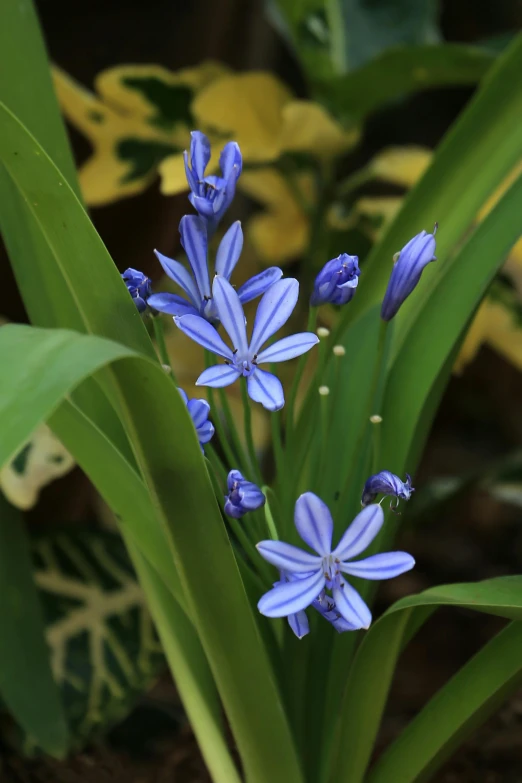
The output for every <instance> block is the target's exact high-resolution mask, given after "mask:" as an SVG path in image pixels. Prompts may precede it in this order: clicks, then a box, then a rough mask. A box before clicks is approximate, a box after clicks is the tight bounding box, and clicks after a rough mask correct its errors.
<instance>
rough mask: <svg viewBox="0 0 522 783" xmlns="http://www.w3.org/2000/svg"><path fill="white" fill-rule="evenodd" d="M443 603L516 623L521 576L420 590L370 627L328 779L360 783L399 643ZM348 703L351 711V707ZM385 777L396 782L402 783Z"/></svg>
mask: <svg viewBox="0 0 522 783" xmlns="http://www.w3.org/2000/svg"><path fill="white" fill-rule="evenodd" d="M448 605H453V606H462V607H466V608H468V609H474V610H475V611H478V612H486V613H489V614H496V615H499V616H501V617H507V618H510V619H517V620H522V577H518V576H514V577H500V578H498V579H489V580H486V581H484V582H476V583H471V584H456V585H443V586H441V587H435V588H432V589H430V590H426V591H424V592H423V593H420V594H419V595H415V596H411V597H409V598H404V599H402V600H401V601H398V602H397V603H396V604H394V605H393V606H392V607H391V608H390V609H389V610H388V611H387V612H386V613H385V614H384V615H383V616H382V617H381V618H380V619H379V620H378V621H377V622H376V623H375V624H374V625H373V626H372V627H371V628H370V630H369V631H368V633H367V634H366V636H365V638H364V640H363V642H362V644H361V646H360V647H359V650H358V651H357V654H356V656H355V659H354V662H353V664H352V668H351V670H350V674H349V678H348V683H347V688H346V691H345V698H344V702H343V705H342V710H341V713H340V714H341V723H340V735H339V743H338V754H337V759H336V761H335V764H334V766H333V769H332V771H331V774H330V778H329V779H331V780H332V781H334V780H337V781H340V782H341V783H360V781H362V780H363V777H364V773H365V771H366V767H367V765H368V762H369V759H370V756H371V752H372V748H373V744H374V741H375V737H376V735H377V730H378V728H379V724H380V721H381V716H382V713H383V710H384V706H385V704H386V699H387V696H388V692H389V689H390V685H391V681H392V677H393V672H394V670H395V665H396V662H397V658H398V656H399V654H400V652H401V650H402V648H403V646H404V643H405V641H407V640H409V639H410V638H411V635H412V629H415V630H416V629H417V628H418V627H419V626H420V624H422V622H423V621H424V620H425V619H426V618H427V617H428V614H429V611H430V610H431V609H432V608H434V607H437V606H448ZM520 667H521V668H522V660H521V661H520ZM352 704H353V705H357V708H356V709H353V707H352ZM391 779H395V780H401V783H402V780H403V778H401V777H398V778H391ZM406 780H407V779H405V783H406Z"/></svg>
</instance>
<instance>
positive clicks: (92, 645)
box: [26, 530, 165, 752]
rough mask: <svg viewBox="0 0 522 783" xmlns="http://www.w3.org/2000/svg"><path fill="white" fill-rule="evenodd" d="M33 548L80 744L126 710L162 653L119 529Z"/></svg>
mask: <svg viewBox="0 0 522 783" xmlns="http://www.w3.org/2000/svg"><path fill="white" fill-rule="evenodd" d="M31 548H32V554H33V561H34V581H35V582H36V585H37V587H38V589H39V591H40V599H41V601H42V605H43V610H44V616H45V621H46V637H47V641H48V644H49V647H50V653H51V663H52V668H53V675H54V679H55V681H56V683H57V684H58V686H59V687H60V689H61V692H62V701H63V704H64V708H65V713H66V717H67V721H68V724H69V728H70V731H71V737H72V740H71V741H72V745H73V746H75V747H82V746H83V745H85V743H86V742H89V741H91V740H92V739H93V738H95V737H97V736H99V735H100V734H103V733H104V732H106V731H107V730H108V729H109V728H110V727H111V726H112V725H113V724H115V723H117V722H118V721H121V720H123V718H125V717H126V715H127V714H128V713H129V711H130V710H131V709H132V707H133V706H134V704H135V702H136V699H137V697H138V696H139V695H140V694H141V693H142V692H143V691H144V690H147V689H148V688H149V687H150V686H151V685H152V683H153V682H154V680H155V678H156V677H157V676H158V674H159V672H160V671H161V670H162V669H163V668H164V667H165V658H164V656H163V653H162V649H161V645H160V644H159V641H158V639H157V636H156V634H155V631H154V627H153V625H152V620H151V617H150V615H149V612H148V611H147V607H146V603H145V596H144V594H143V591H142V590H141V588H140V586H139V584H138V582H137V581H136V577H135V575H134V572H133V570H132V567H131V565H130V562H129V558H128V555H127V554H126V551H125V547H124V545H123V542H122V540H121V538H120V536H118V535H115V534H112V533H107V532H102V531H96V530H85V531H81V530H80V531H78V530H75V531H74V533H71V532H69V531H63V532H54V533H52V534H45V535H38V536H36V537H35V538H34V539H33V541H32V547H31ZM35 744H36V745H37V744H38V743H37V742H35V738H33V737H30V736H29V737H28V738H27V741H26V751H27V752H30V751H31V750H33V749H34V745H35Z"/></svg>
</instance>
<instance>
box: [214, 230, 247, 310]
mask: <svg viewBox="0 0 522 783" xmlns="http://www.w3.org/2000/svg"><path fill="white" fill-rule="evenodd" d="M242 249H243V229H242V228H241V221H240V220H236V222H235V223H232V225H231V226H230V228H229V229H228V231H227V233H226V234H225V236H224V237H223V239H222V240H221V242H220V243H219V247H218V251H217V254H216V266H215V269H216V275H221V277H226V279H227V280H230V276H231V275H232V272H233V271H234V268H235V266H236V264H237V262H238V261H239V256H240V255H241V251H242ZM238 293H239V292H238ZM247 301H248V300H247Z"/></svg>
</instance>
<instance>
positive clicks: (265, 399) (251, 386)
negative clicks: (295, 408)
mask: <svg viewBox="0 0 522 783" xmlns="http://www.w3.org/2000/svg"><path fill="white" fill-rule="evenodd" d="M247 385H248V394H249V397H250V398H251V399H252V400H254V402H260V403H261V405H262V406H263V408H266V410H267V411H279V410H281V408H282V407H283V406H284V404H285V395H284V392H283V386H282V384H281V381H280V380H279V378H276V376H275V375H272V373H271V372H265V370H260V369H259V367H257V368H256V370H255V371H254V372H253V373H252V375H250V376H249V378H248V379H247Z"/></svg>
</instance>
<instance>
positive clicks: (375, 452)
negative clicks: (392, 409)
mask: <svg viewBox="0 0 522 783" xmlns="http://www.w3.org/2000/svg"><path fill="white" fill-rule="evenodd" d="M370 422H371V424H372V430H373V438H372V441H373V443H372V474H373V475H375V474H376V473H378V472H379V460H380V458H381V424H382V418H381V417H380V416H379V415H378V414H374V415H373V416H371V417H370Z"/></svg>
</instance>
